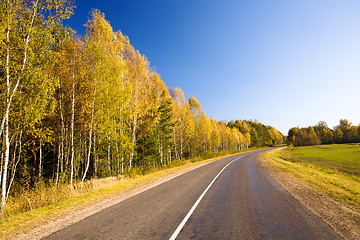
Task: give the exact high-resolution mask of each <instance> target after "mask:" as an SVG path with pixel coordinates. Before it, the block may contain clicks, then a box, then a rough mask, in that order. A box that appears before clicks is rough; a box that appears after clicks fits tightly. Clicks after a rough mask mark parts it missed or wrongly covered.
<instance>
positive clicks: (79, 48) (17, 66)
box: [0, 0, 282, 211]
mask: <svg viewBox="0 0 360 240" xmlns="http://www.w3.org/2000/svg"><path fill="white" fill-rule="evenodd" d="M72 12H73V5H72V3H71V2H70V1H64V0H54V1H45V0H39V1H1V5H0V24H1V26H2V27H1V32H0V60H1V62H0V63H1V65H0V78H1V82H0V104H1V106H0V117H1V119H0V121H1V129H0V149H1V156H0V157H1V166H0V169H1V172H0V184H1V193H2V197H1V210H2V211H3V210H4V206H5V203H6V201H7V198H8V195H9V194H10V195H11V194H15V193H16V192H21V191H24V190H27V189H31V188H36V187H37V186H38V185H39V184H40V185H42V184H43V183H48V184H53V185H58V184H70V186H71V187H72V186H73V185H74V184H75V182H76V181H84V180H86V179H91V178H100V177H108V176H118V175H125V174H131V173H132V172H133V171H137V172H146V171H149V170H151V169H154V168H161V167H162V166H165V165H168V164H170V163H171V162H172V161H174V160H178V161H180V160H183V159H188V158H192V157H196V156H199V155H205V154H209V153H217V152H221V151H229V150H240V149H244V148H247V147H248V146H264V145H274V144H279V143H281V142H282V135H281V134H280V133H279V132H278V131H276V130H275V129H274V128H272V127H269V126H267V127H266V126H264V125H262V124H260V123H257V122H250V121H236V122H230V123H229V124H226V123H225V122H219V121H216V120H215V119H213V118H210V119H209V118H208V117H206V115H205V113H204V111H203V110H202V109H201V105H200V103H199V102H198V101H197V100H196V98H195V97H190V98H189V99H187V100H186V99H185V97H184V93H183V92H182V90H181V89H180V88H175V89H173V88H170V87H167V86H166V85H165V83H164V82H163V81H162V80H161V78H160V76H159V75H158V74H157V73H156V72H155V71H154V69H151V68H150V66H149V65H150V64H149V62H148V60H147V58H146V57H145V56H144V55H142V54H140V53H139V51H137V50H136V49H134V47H133V46H132V45H131V44H130V41H129V39H128V37H127V36H125V35H123V34H122V33H121V32H120V31H117V32H114V31H113V29H112V27H111V25H110V23H109V22H108V21H107V20H105V16H104V14H102V13H101V12H100V11H98V10H94V11H93V12H92V14H91V17H90V19H89V21H88V23H87V24H86V28H87V30H86V34H85V35H84V36H77V35H76V34H75V33H74V30H72V29H70V28H66V27H64V26H62V25H61V24H60V23H61V20H62V19H65V18H68V17H69V16H70V15H71V14H72Z"/></svg>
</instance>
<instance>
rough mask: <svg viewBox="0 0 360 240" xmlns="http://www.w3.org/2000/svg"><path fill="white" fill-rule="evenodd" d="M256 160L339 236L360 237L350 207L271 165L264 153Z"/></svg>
mask: <svg viewBox="0 0 360 240" xmlns="http://www.w3.org/2000/svg"><path fill="white" fill-rule="evenodd" d="M274 150H276V149H274ZM274 150H270V151H274ZM257 160H258V162H259V164H260V166H261V167H262V168H263V169H264V170H265V171H266V172H267V173H268V174H269V175H270V176H271V177H272V178H274V179H275V181H277V182H278V183H279V184H280V185H281V186H282V187H283V188H284V189H285V190H286V191H287V192H289V193H290V194H291V195H292V196H293V197H295V199H297V200H298V201H299V202H300V203H301V204H302V205H303V206H305V207H306V208H307V209H309V210H310V211H311V212H312V213H314V214H315V215H317V216H319V217H320V218H321V219H322V220H323V221H324V222H326V223H327V224H328V225H329V226H330V227H331V228H332V229H334V231H335V232H337V233H338V234H339V235H340V236H342V237H343V238H344V239H360V226H359V224H356V221H355V220H354V218H355V217H356V216H354V214H356V213H354V211H353V210H352V209H350V208H348V207H346V206H345V205H344V204H342V203H340V202H337V201H335V200H333V199H332V198H330V197H328V196H327V195H326V194H325V193H322V192H321V190H320V191H319V189H316V188H315V187H312V186H310V185H309V184H308V183H306V182H304V181H302V180H300V179H298V178H296V177H295V176H293V175H292V174H290V173H286V172H284V171H282V170H281V169H279V168H277V167H275V166H273V165H272V164H271V163H270V162H269V160H267V159H265V157H264V153H261V154H259V156H258V159H257Z"/></svg>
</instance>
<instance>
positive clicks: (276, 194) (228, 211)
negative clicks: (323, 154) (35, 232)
mask: <svg viewBox="0 0 360 240" xmlns="http://www.w3.org/2000/svg"><path fill="white" fill-rule="evenodd" d="M262 151H263V150H262ZM262 151H255V152H250V153H244V154H240V155H236V156H231V157H226V158H223V159H221V160H217V161H215V162H212V163H210V164H207V165H205V166H203V167H200V168H197V169H195V170H192V171H190V172H187V173H185V174H183V175H181V176H178V177H176V178H174V179H172V180H170V181H168V182H165V183H163V184H161V185H159V186H157V187H154V188H152V189H150V190H147V191H145V192H143V193H141V194H138V195H136V196H134V197H132V198H129V199H127V200H125V201H123V202H121V203H119V204H117V205H114V206H112V207H110V208H108V209H106V210H104V211H101V212H99V213H97V214H95V215H93V216H91V217H88V218H86V219H84V220H83V221H81V222H78V223H76V224H74V225H72V226H70V227H67V228H65V229H63V230H61V231H58V232H56V233H54V234H52V235H50V236H48V237H46V238H45V239H170V237H171V236H173V237H176V239H342V238H341V237H340V236H339V235H338V234H337V233H335V232H334V231H333V230H332V229H331V228H330V227H329V226H328V225H327V224H326V223H325V222H323V221H322V220H321V219H320V218H319V217H318V216H316V215H314V214H312V213H311V212H310V211H309V210H307V209H306V208H305V207H303V206H302V205H301V204H300V203H299V202H298V201H297V200H296V199H295V198H294V197H292V196H291V195H290V194H289V193H288V192H287V191H286V190H285V189H284V188H282V187H281V186H280V185H279V184H278V183H277V182H276V181H275V180H274V179H273V178H271V176H270V175H268V174H267V173H266V172H265V171H264V170H263V169H262V168H261V167H260V166H259V164H258V162H257V160H256V159H257V156H258V154H259V153H260V152H262ZM229 163H230V164H229ZM227 164H229V165H228V166H227V167H226V168H225V169H224V167H225V166H226V165H227ZM221 170H223V171H222V172H221V174H219V172H220V171H221ZM216 176H217V178H216V179H215V181H213V180H214V178H215V177H216ZM211 183H212V185H211V186H210V187H209V184H211ZM205 190H207V191H206V192H205V194H204V191H205ZM201 196H202V198H201V199H199V197H201ZM195 203H197V204H198V205H196V208H195V207H194V204H195ZM194 208H195V209H194ZM191 209H192V210H193V211H192V212H190V213H191V215H190V216H189V214H190V213H189V211H191ZM186 216H188V217H189V218H188V220H187V221H186V222H185V224H184V221H183V220H184V218H186ZM181 223H183V227H182V228H181V227H180V229H178V230H180V231H179V234H178V235H177V234H176V233H175V234H174V232H175V231H176V229H177V228H178V227H179V225H180V224H181Z"/></svg>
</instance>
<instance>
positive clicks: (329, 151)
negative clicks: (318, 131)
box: [289, 143, 360, 176]
mask: <svg viewBox="0 0 360 240" xmlns="http://www.w3.org/2000/svg"><path fill="white" fill-rule="evenodd" d="M289 154H290V155H291V161H292V162H298V163H304V164H308V165H314V166H315V167H318V168H321V169H324V170H330V171H332V170H336V171H338V172H341V173H345V174H353V175H355V176H360V144H359V143H356V144H332V145H318V146H309V147H296V148H292V149H291V150H290V152H289Z"/></svg>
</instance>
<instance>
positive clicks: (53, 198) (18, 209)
mask: <svg viewBox="0 0 360 240" xmlns="http://www.w3.org/2000/svg"><path fill="white" fill-rule="evenodd" d="M252 150H254V149H252ZM248 151H249V150H248ZM238 153H239V152H237V153H234V154H238ZM234 154H229V155H234ZM229 155H228V156H229ZM219 158H222V157H216V158H211V159H208V160H203V161H200V162H193V161H185V162H183V163H182V164H181V165H179V164H175V163H174V164H173V166H170V168H166V169H163V170H159V171H156V172H152V173H149V174H145V175H136V174H133V175H132V176H131V177H121V178H116V177H110V178H104V179H96V180H90V181H87V182H85V183H78V184H76V187H75V189H73V190H72V191H70V188H69V186H68V185H63V186H51V187H49V186H47V187H46V186H42V187H39V188H37V189H35V190H34V191H32V192H24V193H22V194H18V195H17V196H16V197H14V198H12V199H9V202H8V203H9V204H8V205H7V210H6V211H7V215H6V216H5V217H3V218H2V219H1V220H0V238H8V237H11V236H14V235H16V234H18V233H19V231H22V232H24V231H27V229H28V230H29V229H31V228H33V227H34V226H40V225H42V224H44V223H46V222H48V221H49V219H57V218H59V217H61V216H64V215H67V214H69V213H71V212H73V211H74V210H76V209H79V208H85V207H86V206H89V205H93V204H96V203H97V202H99V201H101V200H102V199H106V198H111V197H113V196H117V195H119V194H122V193H125V192H128V191H132V190H134V189H136V188H138V187H140V186H144V185H146V184H149V183H151V182H153V181H157V180H158V179H161V178H163V177H165V176H168V175H171V174H174V173H176V172H179V171H182V170H184V169H187V168H191V167H193V166H196V165H199V164H204V163H207V162H210V161H214V160H216V159H219Z"/></svg>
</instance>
